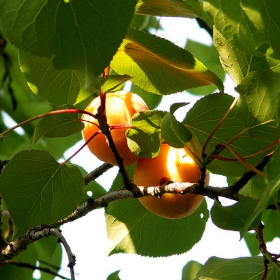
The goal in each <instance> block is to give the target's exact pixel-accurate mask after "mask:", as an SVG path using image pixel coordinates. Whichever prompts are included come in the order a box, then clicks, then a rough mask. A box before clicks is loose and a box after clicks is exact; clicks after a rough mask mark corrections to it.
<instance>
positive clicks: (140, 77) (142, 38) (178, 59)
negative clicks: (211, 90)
mask: <svg viewBox="0 0 280 280" xmlns="http://www.w3.org/2000/svg"><path fill="white" fill-rule="evenodd" d="M111 66H112V67H113V69H114V70H115V71H116V72H117V73H119V74H121V75H124V74H126V75H129V76H131V77H132V79H131V81H132V82H133V83H135V84H136V85H137V86H139V87H140V88H143V89H144V90H146V91H149V92H153V93H155V94H170V93H174V92H179V91H183V90H185V89H188V88H194V87H200V86H205V85H210V84H213V85H215V86H216V87H217V88H219V89H220V90H221V91H223V83H222V82H221V80H220V79H219V78H218V77H217V76H216V75H215V74H214V73H212V72H211V71H209V70H208V69H207V68H206V67H205V66H204V65H203V64H202V62H200V61H199V60H197V59H196V58H195V57H193V56H192V55H191V54H190V53H189V52H188V51H186V50H185V49H182V48H180V47H178V46H176V45H175V44H173V43H171V42H170V41H167V40H165V39H162V38H160V37H157V36H155V35H151V34H148V33H145V32H141V31H137V30H136V29H134V30H133V29H131V30H130V31H129V32H128V34H127V36H126V39H125V40H124V41H123V43H122V45H121V47H120V48H119V50H118V52H117V53H116V55H115V56H114V58H113V60H112V62H111Z"/></svg>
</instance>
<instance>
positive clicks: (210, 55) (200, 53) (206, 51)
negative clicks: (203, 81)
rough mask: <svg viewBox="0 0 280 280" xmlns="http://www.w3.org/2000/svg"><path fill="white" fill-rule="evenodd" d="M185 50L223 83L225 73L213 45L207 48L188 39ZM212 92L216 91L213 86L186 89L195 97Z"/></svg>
mask: <svg viewBox="0 0 280 280" xmlns="http://www.w3.org/2000/svg"><path fill="white" fill-rule="evenodd" d="M185 49H186V50H187V51H189V52H190V53H191V54H192V55H193V56H194V57H196V58H197V59H198V60H200V61H203V64H204V65H205V66H206V67H207V68H208V69H209V70H210V71H212V72H213V73H215V74H216V75H217V76H218V77H219V78H220V79H221V80H222V81H223V82H224V80H225V77H226V73H225V71H224V69H223V68H222V66H221V62H220V58H219V54H218V52H217V49H216V48H215V47H214V45H213V44H211V45H210V46H208V45H205V44H202V43H200V42H196V41H193V40H191V39H189V38H188V40H187V44H186V46H185ZM214 91H216V87H215V86H213V85H209V86H205V87H200V88H192V89H188V92H189V93H191V94H196V95H207V94H210V93H213V92H214Z"/></svg>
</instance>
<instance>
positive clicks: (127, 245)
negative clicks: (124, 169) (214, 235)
mask: <svg viewBox="0 0 280 280" xmlns="http://www.w3.org/2000/svg"><path fill="white" fill-rule="evenodd" d="M132 171H133V168H130V170H129V172H130V174H131V173H132ZM131 175H132V174H131ZM121 187H122V179H121V176H120V175H118V176H117V178H116V180H115V181H114V184H113V187H112V188H113V189H116V188H121ZM105 217H106V224H107V234H108V238H109V254H110V255H112V254H117V253H127V254H139V255H142V256H150V257H160V256H170V255H174V254H181V253H184V252H187V251H188V250H190V249H191V248H192V247H193V246H194V245H195V244H196V243H197V242H199V240H200V239H201V237H202V234H203V232H204V230H205V225H206V222H207V220H208V217H209V212H208V210H207V206H206V203H205V201H203V202H202V204H201V205H200V207H199V208H198V209H197V210H196V211H195V212H194V213H193V214H191V215H190V216H188V217H185V218H181V219H166V218H162V217H159V216H157V215H155V214H153V213H151V212H149V211H148V210H147V209H146V208H145V207H144V206H143V205H142V204H141V203H140V202H139V201H138V199H136V198H129V199H123V200H119V201H115V202H113V203H110V204H109V206H108V207H106V208H105ZM186 240H187V242H186Z"/></svg>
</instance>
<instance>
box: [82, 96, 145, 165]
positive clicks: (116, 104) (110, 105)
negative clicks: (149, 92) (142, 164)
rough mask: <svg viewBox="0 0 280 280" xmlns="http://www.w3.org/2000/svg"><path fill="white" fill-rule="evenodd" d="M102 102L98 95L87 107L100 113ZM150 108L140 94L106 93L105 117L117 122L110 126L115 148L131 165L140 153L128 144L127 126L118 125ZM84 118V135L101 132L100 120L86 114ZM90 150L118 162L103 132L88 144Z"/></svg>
mask: <svg viewBox="0 0 280 280" xmlns="http://www.w3.org/2000/svg"><path fill="white" fill-rule="evenodd" d="M99 106H100V98H99V97H97V98H95V99H94V100H92V101H91V102H90V104H89V105H88V106H87V108H86V109H85V110H86V111H87V112H90V113H92V114H96V113H97V109H98V107H99ZM144 110H148V106H147V105H146V103H145V102H144V100H143V99H142V98H141V97H140V96H138V95H137V94H134V93H131V92H125V91H118V92H114V93H107V95H106V117H107V122H108V124H109V126H110V125H114V126H115V127H116V128H114V129H112V130H111V134H112V138H113V140H114V142H115V145H116V148H117V150H118V152H119V154H120V156H121V157H122V158H123V160H124V161H123V163H124V165H130V164H132V163H133V162H135V161H136V160H137V159H138V157H137V156H136V155H134V154H133V153H132V152H131V151H130V149H129V148H128V146H127V140H126V136H125V132H126V130H127V128H117V125H129V124H131V122H132V120H131V119H132V116H133V115H134V114H135V113H137V112H140V111H144ZM82 121H83V122H84V125H85V127H84V129H83V132H82V134H83V138H84V140H85V141H88V140H89V139H90V138H91V137H92V135H94V134H95V133H96V132H98V131H99V130H100V129H99V127H98V126H97V125H98V121H97V120H96V119H95V118H93V117H91V116H89V115H87V114H84V115H83V116H82ZM87 146H88V148H89V150H90V151H91V152H92V153H93V154H94V155H95V156H96V157H97V158H98V159H100V160H101V161H104V162H108V163H111V164H114V165H117V162H116V159H115V156H114V154H113V152H112V151H111V149H110V147H109V145H108V142H107V139H106V137H105V135H104V134H102V133H99V134H97V135H96V136H95V137H94V138H93V139H92V140H91V141H90V142H89V143H88V144H87Z"/></svg>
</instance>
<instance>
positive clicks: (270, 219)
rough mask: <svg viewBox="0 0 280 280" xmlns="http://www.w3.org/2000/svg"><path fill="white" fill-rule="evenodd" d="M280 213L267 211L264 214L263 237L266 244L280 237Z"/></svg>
mask: <svg viewBox="0 0 280 280" xmlns="http://www.w3.org/2000/svg"><path fill="white" fill-rule="evenodd" d="M279 218H280V213H279V211H277V210H271V209H267V210H265V211H263V213H262V221H263V223H264V229H263V237H264V241H265V242H271V241H273V239H274V238H276V237H278V238H279V237H280V228H279V226H278V225H279Z"/></svg>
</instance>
